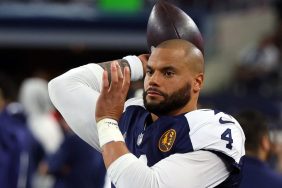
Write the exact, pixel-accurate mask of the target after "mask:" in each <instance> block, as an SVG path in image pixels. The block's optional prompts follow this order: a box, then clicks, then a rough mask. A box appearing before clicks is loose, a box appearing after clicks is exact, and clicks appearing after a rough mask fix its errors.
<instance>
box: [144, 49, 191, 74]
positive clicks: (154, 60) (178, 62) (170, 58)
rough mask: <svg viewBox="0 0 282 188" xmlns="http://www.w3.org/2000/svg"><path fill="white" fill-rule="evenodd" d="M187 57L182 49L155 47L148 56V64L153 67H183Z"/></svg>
mask: <svg viewBox="0 0 282 188" xmlns="http://www.w3.org/2000/svg"><path fill="white" fill-rule="evenodd" d="M185 61H187V57H186V54H185V51H184V50H182V49H171V48H155V49H154V50H153V51H152V54H151V56H150V58H149V61H148V65H149V66H150V67H153V68H163V67H166V66H170V67H174V68H179V69H181V68H184V67H187V66H185Z"/></svg>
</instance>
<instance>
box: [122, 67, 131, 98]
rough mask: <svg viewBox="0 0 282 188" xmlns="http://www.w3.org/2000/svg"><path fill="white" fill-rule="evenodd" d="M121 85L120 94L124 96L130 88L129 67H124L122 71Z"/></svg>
mask: <svg viewBox="0 0 282 188" xmlns="http://www.w3.org/2000/svg"><path fill="white" fill-rule="evenodd" d="M123 72H124V73H123V75H124V77H123V83H122V92H123V93H124V94H127V92H128V90H129V86H130V70H129V67H125V68H124V71H123Z"/></svg>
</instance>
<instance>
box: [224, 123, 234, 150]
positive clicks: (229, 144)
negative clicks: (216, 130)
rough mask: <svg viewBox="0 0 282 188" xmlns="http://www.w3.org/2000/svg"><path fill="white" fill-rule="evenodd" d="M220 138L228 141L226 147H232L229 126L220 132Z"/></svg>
mask: <svg viewBox="0 0 282 188" xmlns="http://www.w3.org/2000/svg"><path fill="white" fill-rule="evenodd" d="M221 139H222V140H225V141H227V142H228V144H226V147H227V148H228V149H230V150H231V149H232V143H233V139H232V134H231V129H229V128H228V129H226V130H225V131H224V132H223V133H222V135H221Z"/></svg>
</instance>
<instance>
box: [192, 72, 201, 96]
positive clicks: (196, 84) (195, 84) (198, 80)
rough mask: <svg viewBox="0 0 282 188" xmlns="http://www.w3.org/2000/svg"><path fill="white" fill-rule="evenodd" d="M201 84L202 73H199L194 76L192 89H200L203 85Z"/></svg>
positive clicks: (196, 90)
mask: <svg viewBox="0 0 282 188" xmlns="http://www.w3.org/2000/svg"><path fill="white" fill-rule="evenodd" d="M203 84H204V74H203V73H199V74H197V75H196V76H195V77H194V81H193V91H194V92H199V91H200V90H201V88H202V87H203Z"/></svg>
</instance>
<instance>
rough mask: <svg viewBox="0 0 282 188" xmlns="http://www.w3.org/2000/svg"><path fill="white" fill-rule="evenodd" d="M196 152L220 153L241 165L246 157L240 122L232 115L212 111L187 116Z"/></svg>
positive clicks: (197, 112)
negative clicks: (203, 150)
mask: <svg viewBox="0 0 282 188" xmlns="http://www.w3.org/2000/svg"><path fill="white" fill-rule="evenodd" d="M185 117H186V119H187V122H188V125H189V128H190V132H189V136H190V138H191V142H192V145H193V148H194V150H199V149H205V150H212V151H219V152H221V153H224V154H226V155H227V156H229V157H231V158H233V159H234V160H235V161H236V162H237V163H239V161H240V159H241V157H242V156H243V155H245V148H244V143H245V135H244V132H243V130H242V128H241V126H240V124H239V123H238V121H237V120H236V119H235V118H233V117H232V116H231V115H229V114H226V113H224V112H220V111H217V110H211V109H201V110H195V111H192V112H189V113H187V114H185Z"/></svg>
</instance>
